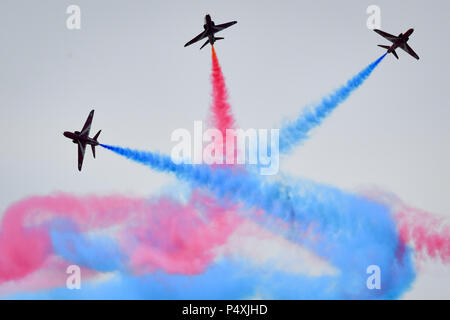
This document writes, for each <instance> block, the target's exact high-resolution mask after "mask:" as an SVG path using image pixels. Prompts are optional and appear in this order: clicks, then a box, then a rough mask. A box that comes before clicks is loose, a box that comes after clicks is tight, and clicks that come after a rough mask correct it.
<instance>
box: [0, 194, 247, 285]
mask: <svg viewBox="0 0 450 320" xmlns="http://www.w3.org/2000/svg"><path fill="white" fill-rule="evenodd" d="M228 210H233V208H229V209H227V208H226V207H225V208H224V207H222V206H219V205H218V204H217V203H216V201H215V200H213V199H212V198H209V197H208V196H206V195H205V194H200V193H199V192H193V193H192V195H191V198H190V200H189V202H188V203H186V204H181V203H177V202H176V201H174V200H173V199H170V198H161V199H158V200H156V201H150V200H146V199H135V198H128V197H123V196H108V197H95V196H85V197H75V196H71V195H67V194H56V195H52V196H41V197H38V196H34V197H29V198H26V199H24V200H22V201H19V202H17V203H15V204H13V205H11V206H10V207H9V208H8V209H7V210H6V212H5V213H4V216H3V218H2V220H1V226H0V284H2V283H6V282H8V281H11V280H20V279H23V278H26V277H30V276H31V275H32V274H33V273H35V272H37V271H39V272H40V274H51V272H48V273H45V272H44V270H45V269H46V268H50V269H51V268H55V267H56V266H60V265H61V259H60V258H58V257H56V256H55V254H54V251H53V248H52V243H51V237H50V234H49V222H51V221H52V220H53V219H54V218H62V217H64V218H68V219H70V221H72V222H73V223H75V224H76V225H77V227H78V228H79V230H80V232H81V233H85V232H88V231H101V230H105V229H107V228H110V227H118V229H120V230H119V231H118V236H117V238H118V240H119V241H118V242H119V243H118V244H119V247H120V248H121V250H123V251H124V252H125V253H126V255H127V256H129V257H130V259H129V261H127V262H126V265H127V266H128V268H129V269H130V271H131V272H133V273H142V272H149V271H154V270H157V269H162V270H164V271H166V272H168V273H183V274H195V273H198V272H201V271H202V270H204V268H205V267H206V266H207V265H208V264H209V263H211V261H212V260H213V259H214V253H213V251H212V250H213V249H214V247H216V246H220V245H222V244H223V243H224V242H225V241H226V240H227V238H228V236H229V235H230V234H231V232H232V231H233V230H234V228H236V227H237V225H239V224H240V219H239V218H238V217H237V216H234V215H231V214H229V211H228ZM57 258H58V259H57ZM55 259H56V260H55ZM55 261H57V263H56V262H55ZM93 271H94V270H93ZM91 273H92V272H91ZM92 274H93V273H92ZM46 280H49V281H46ZM38 282H39V284H36V281H33V283H34V286H35V287H36V286H42V287H43V286H44V285H45V283H47V285H48V283H49V282H50V283H52V282H51V279H42V281H40V280H39V281H38ZM59 285H61V284H59ZM0 289H2V288H0ZM0 291H3V290H0Z"/></svg>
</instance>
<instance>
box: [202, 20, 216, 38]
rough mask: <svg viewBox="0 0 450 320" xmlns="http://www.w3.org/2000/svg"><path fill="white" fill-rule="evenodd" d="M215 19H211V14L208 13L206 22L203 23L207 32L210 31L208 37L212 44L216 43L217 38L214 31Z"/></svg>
mask: <svg viewBox="0 0 450 320" xmlns="http://www.w3.org/2000/svg"><path fill="white" fill-rule="evenodd" d="M214 25H215V24H214V21H212V20H211V16H210V15H209V14H207V15H206V16H205V24H204V25H203V28H204V29H205V30H206V32H207V33H208V39H209V43H210V44H212V45H213V44H214V42H215V39H214V31H213V26H214Z"/></svg>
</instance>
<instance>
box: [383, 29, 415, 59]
mask: <svg viewBox="0 0 450 320" xmlns="http://www.w3.org/2000/svg"><path fill="white" fill-rule="evenodd" d="M413 32H414V29H413V28H411V29H408V31H406V32H405V33H400V34H399V35H398V37H399V39H398V40H397V41H395V42H394V43H393V44H392V46H391V47H390V48H389V49H388V53H390V52H392V51H394V50H395V49H397V48H398V47H400V46H401V45H402V44H403V43H406V42H408V40H409V36H410V35H411V34H412V33H413Z"/></svg>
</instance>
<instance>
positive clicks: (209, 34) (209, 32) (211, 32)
mask: <svg viewBox="0 0 450 320" xmlns="http://www.w3.org/2000/svg"><path fill="white" fill-rule="evenodd" d="M236 23H237V21H231V22H226V23H222V24H217V25H216V24H215V23H214V21H212V20H211V16H210V15H209V14H207V15H206V16H205V24H204V25H203V29H205V30H204V31H203V32H202V33H200V34H199V35H198V36H196V37H195V38H194V39H192V40H191V41H189V42H188V43H186V44H185V45H184V46H185V47H187V46H190V45H191V44H193V43H195V42H197V41H200V40H202V39H204V38H208V40H206V42H205V43H204V44H203V45H202V46H201V47H200V49H202V48H203V47H204V46H206V45H207V44H208V43H210V44H211V45H212V46H213V45H214V42H216V40H222V39H223V38H221V37H216V36H215V34H216V33H217V32H219V31H222V30H223V29H226V28H228V27H231V26H232V25H233V24H236Z"/></svg>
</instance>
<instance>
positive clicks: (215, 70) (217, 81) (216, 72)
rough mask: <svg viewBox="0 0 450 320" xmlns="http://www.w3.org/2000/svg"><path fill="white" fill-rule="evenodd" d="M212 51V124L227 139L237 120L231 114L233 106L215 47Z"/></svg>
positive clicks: (212, 47)
mask: <svg viewBox="0 0 450 320" xmlns="http://www.w3.org/2000/svg"><path fill="white" fill-rule="evenodd" d="M211 51H212V76H211V80H212V88H213V90H212V96H213V103H212V105H211V111H212V124H213V126H214V127H215V128H216V129H218V130H220V132H222V135H223V136H224V137H225V133H226V129H232V128H234V124H235V120H234V117H233V115H232V112H231V106H230V104H229V103H228V92H227V88H226V84H225V78H224V76H223V73H222V69H221V68H220V64H219V59H218V58H217V55H216V50H215V49H214V46H211Z"/></svg>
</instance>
